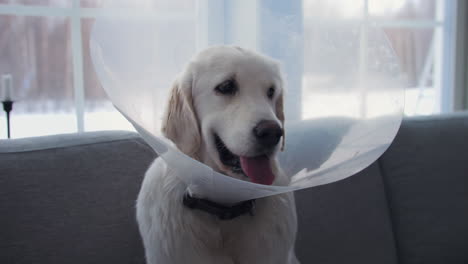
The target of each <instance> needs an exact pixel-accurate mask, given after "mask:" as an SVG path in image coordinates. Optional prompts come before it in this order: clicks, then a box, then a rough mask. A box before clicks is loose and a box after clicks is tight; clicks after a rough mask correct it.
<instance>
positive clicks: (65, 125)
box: [0, 16, 76, 138]
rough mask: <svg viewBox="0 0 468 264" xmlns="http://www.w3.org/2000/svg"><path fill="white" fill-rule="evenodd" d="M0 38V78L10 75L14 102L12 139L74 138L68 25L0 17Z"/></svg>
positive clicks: (55, 19)
mask: <svg viewBox="0 0 468 264" xmlns="http://www.w3.org/2000/svg"><path fill="white" fill-rule="evenodd" d="M0 32H1V35H0V74H11V75H12V77H13V93H12V94H13V99H14V100H15V101H16V102H15V104H14V106H13V112H12V117H11V123H12V124H11V125H12V126H11V131H12V137H15V138H17V137H26V136H38V135H47V134H56V133H65V132H76V118H75V108H74V96H73V93H74V91H73V85H72V83H73V79H72V78H73V76H72V73H73V71H72V65H71V50H70V49H71V48H70V46H71V45H70V26H69V20H68V19H66V18H59V17H53V18H49V17H47V18H46V17H20V16H0ZM1 96H2V97H3V95H1ZM2 118H3V115H2ZM1 122H2V123H1V126H0V127H1V128H2V130H4V129H3V128H4V126H3V124H4V123H3V120H2V121H1ZM2 132H3V131H2Z"/></svg>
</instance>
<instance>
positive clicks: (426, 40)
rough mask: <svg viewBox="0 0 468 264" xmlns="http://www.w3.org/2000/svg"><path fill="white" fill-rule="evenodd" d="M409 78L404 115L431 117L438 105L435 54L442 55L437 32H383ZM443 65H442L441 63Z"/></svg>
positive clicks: (427, 30)
mask: <svg viewBox="0 0 468 264" xmlns="http://www.w3.org/2000/svg"><path fill="white" fill-rule="evenodd" d="M384 31H385V33H386V34H387V36H388V38H389V40H390V42H391V43H392V46H393V48H394V50H395V52H396V54H397V56H398V58H399V60H400V65H401V68H402V71H403V72H404V73H405V74H406V76H407V81H408V83H407V87H406V102H405V114H407V115H415V114H432V113H433V111H434V109H435V106H436V105H435V104H436V103H439V102H438V100H437V98H436V97H435V88H434V87H435V84H434V74H435V73H434V54H435V53H436V52H439V53H441V52H442V51H441V50H440V49H441V47H440V46H439V45H437V43H438V41H437V40H436V39H435V38H436V36H438V35H436V34H434V31H435V30H434V29H432V28H423V29H407V28H406V29H405V28H387V29H384ZM439 63H441V62H439Z"/></svg>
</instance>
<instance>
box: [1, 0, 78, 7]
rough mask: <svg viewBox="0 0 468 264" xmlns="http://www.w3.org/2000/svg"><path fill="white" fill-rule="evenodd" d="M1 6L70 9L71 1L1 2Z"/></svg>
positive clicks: (23, 0)
mask: <svg viewBox="0 0 468 264" xmlns="http://www.w3.org/2000/svg"><path fill="white" fill-rule="evenodd" d="M0 4H15V5H37V6H53V7H70V6H71V4H72V1H71V0H0Z"/></svg>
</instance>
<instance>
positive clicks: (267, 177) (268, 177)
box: [240, 156, 275, 185]
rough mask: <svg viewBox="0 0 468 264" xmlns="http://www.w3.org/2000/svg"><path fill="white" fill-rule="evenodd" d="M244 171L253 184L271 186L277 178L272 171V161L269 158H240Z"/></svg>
mask: <svg viewBox="0 0 468 264" xmlns="http://www.w3.org/2000/svg"><path fill="white" fill-rule="evenodd" d="M240 163H241V166H242V170H243V171H244V172H245V174H247V176H248V177H249V178H250V180H251V181H252V182H253V183H260V184H265V185H271V184H272V183H273V181H274V180H275V176H274V175H273V172H272V171H271V166H270V159H269V158H268V157H267V156H258V157H255V158H247V157H240Z"/></svg>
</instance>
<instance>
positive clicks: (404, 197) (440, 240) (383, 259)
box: [0, 112, 468, 264]
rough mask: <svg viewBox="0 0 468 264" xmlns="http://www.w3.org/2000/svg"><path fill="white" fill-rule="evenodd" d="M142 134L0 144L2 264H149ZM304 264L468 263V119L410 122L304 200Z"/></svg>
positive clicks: (300, 196)
mask: <svg viewBox="0 0 468 264" xmlns="http://www.w3.org/2000/svg"><path fill="white" fill-rule="evenodd" d="M155 157H156V155H155V153H154V152H153V151H152V149H151V148H150V147H148V146H147V145H146V144H145V142H144V141H143V140H142V139H141V138H140V137H139V136H138V135H137V134H135V133H133V132H125V131H107V132H90V133H78V134H67V135H54V136H46V137H37V138H25V139H14V140H0V263H5V264H6V263H18V264H19V263H28V264H29V263H48V264H53V263H70V264H73V263H100V264H102V263H113V264H118V263H122V264H123V263H126V264H130V263H144V262H145V260H144V250H143V247H142V243H141V240H140V236H139V233H138V229H137V225H136V221H135V199H136V196H137V193H138V191H139V188H140V184H141V181H142V178H143V175H144V172H145V170H146V169H147V168H148V166H149V164H150V163H151V162H152V161H153V160H154V159H155ZM295 195H296V203H297V210H298V221H299V231H298V236H297V242H296V253H297V256H298V258H299V260H300V261H301V262H302V263H322V264H332V263H359V264H363V263H372V264H374V263H380V264H386V263H388V264H390V263H404V264H406V263H408V264H410V263H411V264H413V263H425V264H427V263H440V264H442V263H454V264H455V263H468V113H466V112H465V113H458V114H451V115H441V116H428V117H417V118H407V119H404V121H403V123H402V126H401V129H400V131H399V132H398V134H397V136H396V139H395V141H394V142H393V144H392V145H391V146H390V148H389V149H388V150H387V151H386V152H385V154H384V155H383V156H382V157H380V158H379V159H378V160H377V161H376V162H374V163H373V164H372V165H371V166H369V167H368V168H366V169H365V170H363V171H362V172H360V173H358V174H356V175H354V176H352V177H349V178H347V179H345V180H342V181H339V182H336V183H332V184H327V185H324V186H319V187H314V188H309V189H304V190H301V191H297V192H296V193H295Z"/></svg>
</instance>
